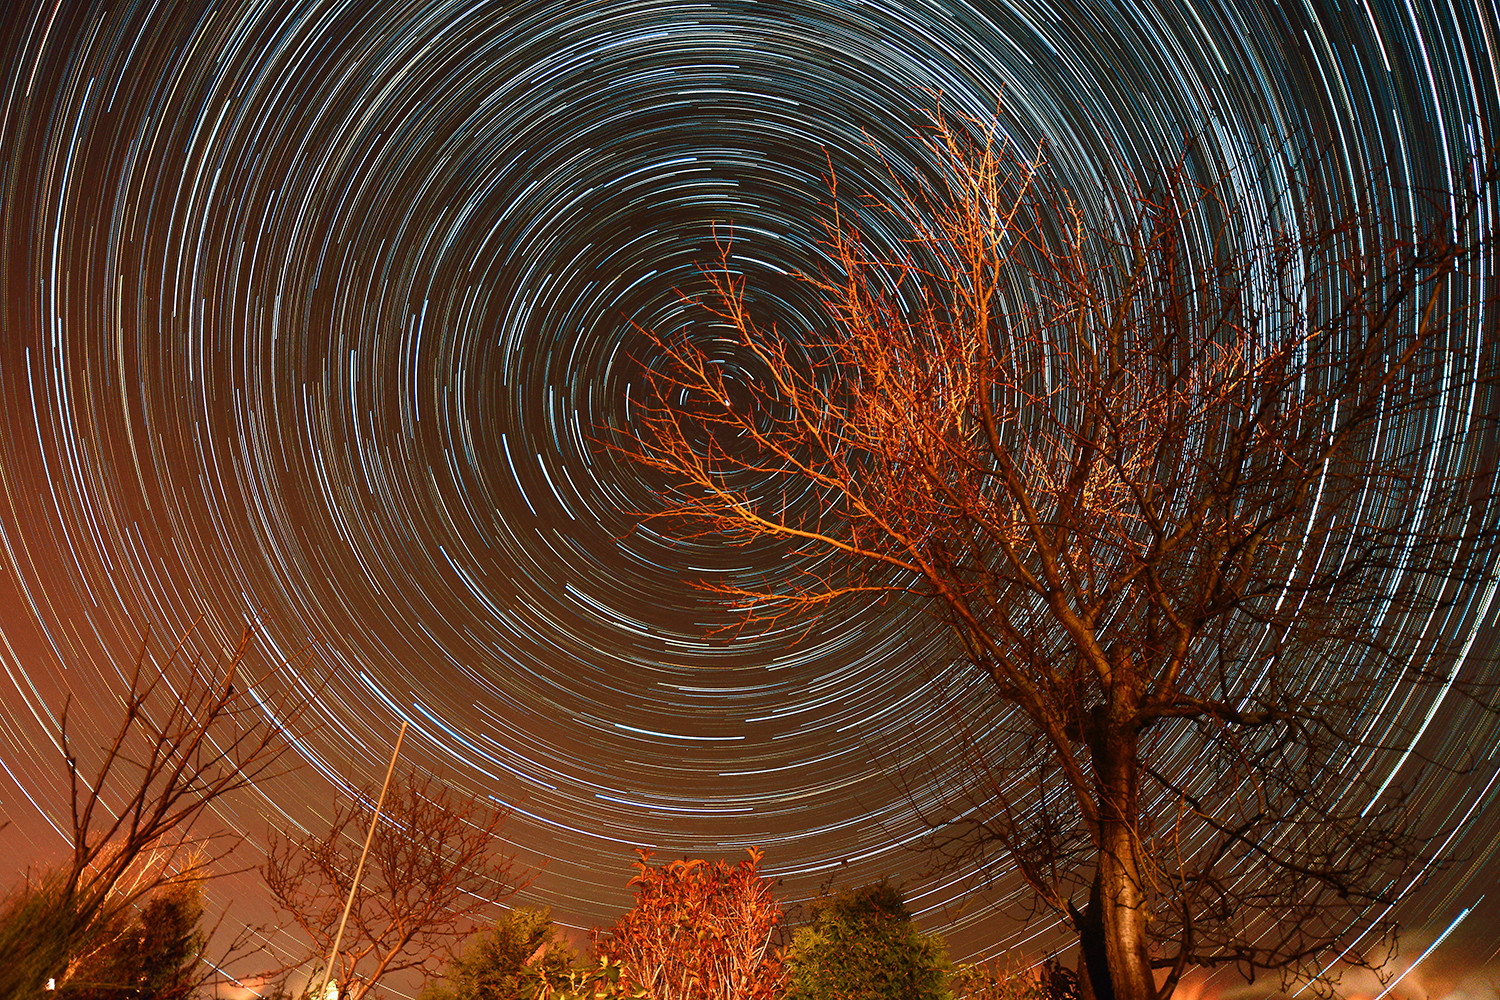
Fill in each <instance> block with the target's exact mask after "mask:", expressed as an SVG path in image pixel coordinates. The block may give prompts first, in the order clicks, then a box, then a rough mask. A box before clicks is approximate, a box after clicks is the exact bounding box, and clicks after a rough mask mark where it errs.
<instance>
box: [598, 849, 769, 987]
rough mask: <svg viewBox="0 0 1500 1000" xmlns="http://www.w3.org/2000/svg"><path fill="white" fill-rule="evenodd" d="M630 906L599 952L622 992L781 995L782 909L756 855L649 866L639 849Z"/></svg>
mask: <svg viewBox="0 0 1500 1000" xmlns="http://www.w3.org/2000/svg"><path fill="white" fill-rule="evenodd" d="M638 853H639V854H640V855H641V860H640V861H638V862H636V865H635V867H636V868H637V869H638V874H637V875H636V876H635V878H633V879H631V880H630V884H631V885H633V886H635V892H636V902H635V907H634V908H633V909H632V910H631V911H630V912H629V913H627V914H625V915H624V916H623V917H621V918H620V920H619V922H618V923H616V924H615V926H614V927H613V928H611V929H610V930H609V932H608V933H606V934H599V933H598V932H595V940H594V947H595V948H596V950H597V951H598V952H599V954H600V956H601V957H604V958H607V959H609V960H610V961H612V962H616V963H618V964H619V965H620V966H621V968H622V973H621V977H620V985H621V988H622V990H624V991H629V990H640V991H643V992H644V994H645V995H646V996H648V997H650V998H652V1000H772V998H774V997H778V996H780V993H781V988H782V982H783V973H782V967H781V959H780V955H779V954H778V953H777V950H776V949H774V948H773V947H772V945H771V939H772V935H773V934H774V932H775V930H776V927H777V925H778V924H779V923H780V922H781V918H782V912H781V907H780V905H779V904H777V902H776V901H775V899H773V898H772V896H771V883H770V882H769V881H767V880H766V879H765V878H764V877H763V876H762V875H761V874H760V859H761V852H760V851H759V850H756V849H755V848H750V849H749V850H748V853H749V855H750V857H749V858H748V859H747V860H744V861H741V862H739V864H737V865H730V864H729V863H728V862H726V861H723V860H720V861H717V862H714V863H712V864H710V863H709V862H707V861H703V860H691V861H689V860H682V861H673V862H671V863H669V864H665V865H661V866H653V865H652V864H650V861H651V852H650V851H640V852H638Z"/></svg>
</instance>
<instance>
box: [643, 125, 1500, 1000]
mask: <svg viewBox="0 0 1500 1000" xmlns="http://www.w3.org/2000/svg"><path fill="white" fill-rule="evenodd" d="M924 135H925V136H926V140H925V141H926V145H927V152H928V153H929V154H930V155H929V160H930V163H931V166H932V173H931V174H930V175H929V176H928V178H927V179H926V180H925V181H924V180H914V179H910V178H908V177H905V176H902V175H900V174H898V173H896V172H894V171H893V172H892V175H891V178H890V182H891V184H893V185H894V186H895V187H896V188H897V189H899V190H900V192H901V194H900V196H899V197H898V198H896V199H895V200H893V201H889V202H886V203H882V204H878V205H874V206H872V207H873V210H874V211H876V212H877V213H884V214H883V215H882V216H881V217H882V221H881V229H882V230H884V231H886V232H889V231H892V230H893V229H897V228H900V227H905V230H906V231H907V232H908V234H909V236H910V238H909V240H908V241H907V242H904V243H900V242H894V241H887V242H886V244H885V245H884V248H883V249H882V250H881V251H879V252H876V251H875V250H873V249H872V248H871V244H870V243H868V242H867V241H866V240H865V239H864V238H863V237H862V235H861V232H860V229H859V224H858V223H859V218H860V217H861V213H859V212H851V211H850V209H849V208H848V207H847V206H842V207H841V203H840V201H839V199H838V192H837V189H836V186H835V185H834V184H833V182H832V181H831V182H830V187H831V188H832V198H831V199H830V202H829V204H828V212H829V215H828V222H827V225H826V230H827V234H826V242H825V245H826V248H827V251H828V254H829V259H830V260H831V261H833V262H834V267H833V268H832V270H831V271H830V272H829V273H826V274H820V275H811V276H806V280H808V281H810V282H812V283H813V284H814V285H815V287H816V289H817V292H818V294H819V296H820V298H821V301H822V303H823V307H824V322H823V324H822V326H821V327H820V328H818V329H811V330H806V329H797V330H794V331H787V330H784V329H777V328H776V327H775V326H772V325H762V324H761V323H760V322H758V321H757V318H756V316H755V315H754V306H753V303H754V301H755V297H754V291H755V290H754V289H753V288H752V289H750V290H748V291H747V289H746V287H745V278H744V277H743V276H742V275H740V274H737V273H736V272H735V270H734V268H733V259H732V255H731V253H730V248H728V247H721V251H722V255H723V259H722V260H721V261H720V262H718V264H717V265H715V266H712V267H709V268H707V269H705V271H704V274H705V276H706V279H707V282H708V286H707V287H708V290H707V292H706V293H705V294H704V295H702V296H701V297H699V302H700V303H701V304H702V306H703V307H704V308H705V309H706V313H705V315H704V322H703V323H702V324H698V325H696V326H689V327H688V328H686V329H682V330H641V331H640V332H641V333H643V334H645V335H646V336H647V337H648V338H649V339H650V341H651V343H652V344H653V347H652V349H651V350H650V351H648V352H647V355H646V356H647V358H648V360H647V361H646V363H645V366H644V367H645V368H646V372H645V375H646V381H647V386H648V390H647V398H646V400H645V401H644V403H641V404H639V405H638V406H637V408H636V409H635V410H634V411H633V412H632V414H631V417H630V420H631V423H630V425H629V426H628V427H624V428H619V429H618V436H617V437H616V438H615V442H614V443H615V446H616V447H618V448H620V449H621V450H622V451H623V452H624V453H625V454H626V455H628V456H630V457H631V458H633V459H634V460H636V461H639V462H642V463H644V464H646V465H647V466H650V467H653V468H655V469H657V470H660V471H661V472H663V473H665V474H666V476H667V481H668V482H669V483H670V487H669V488H667V489H664V490H663V492H662V494H661V502H662V505H663V506H662V510H661V511H660V512H649V513H651V514H652V515H653V516H665V517H669V518H675V519H680V521H679V522H678V523H680V524H681V525H683V528H682V530H683V532H684V533H686V534H689V535H692V536H694V537H699V538H700V539H701V538H706V537H707V538H716V539H719V540H721V541H723V542H724V543H727V544H751V543H757V544H759V543H763V542H764V541H765V540H767V539H781V540H784V541H785V542H786V543H788V544H789V545H791V546H792V547H794V549H795V550H796V551H797V552H798V553H799V554H800V555H801V556H803V557H805V558H802V559H801V560H800V561H798V562H796V563H794V565H797V566H800V567H802V568H803V569H802V571H801V573H800V575H796V576H790V577H789V576H788V575H787V574H786V573H785V572H784V570H783V569H782V568H781V567H780V566H778V567H776V568H774V569H772V570H770V571H769V572H768V573H767V575H766V577H765V579H766V580H767V583H766V584H765V586H757V585H755V584H754V583H750V584H746V583H744V582H743V581H741V582H737V583H735V584H733V585H725V584H723V583H722V582H715V581H711V580H710V581H701V583H702V585H703V586H705V587H707V588H709V589H711V590H716V591H718V592H719V593H721V594H722V595H723V596H725V597H726V598H727V599H729V600H731V601H733V602H737V603H738V604H739V605H740V607H741V608H742V610H743V612H744V614H745V615H746V616H747V618H748V619H750V620H751V621H756V620H760V621H765V620H768V619H775V618H778V617H780V616H782V615H786V614H803V615H807V614H811V615H817V614H819V613H821V612H822V611H823V610H824V609H826V608H827V607H828V605H829V603H830V602H832V601H835V600H839V599H845V598H855V599H861V598H862V599H891V600H898V601H916V602H919V603H920V604H922V605H923V606H925V607H927V608H928V609H930V610H932V611H933V612H935V613H936V614H938V615H939V616H941V617H942V618H943V619H945V620H946V621H947V622H948V623H949V624H950V625H951V626H952V629H953V633H954V635H955V636H956V641H957V643H958V644H959V647H960V648H961V651H962V655H963V656H964V657H965V658H966V659H967V661H968V662H969V663H970V664H972V665H973V667H974V668H976V669H977V670H979V671H981V672H982V673H983V675H984V676H985V677H987V678H988V682H989V683H988V687H990V688H991V689H992V691H993V692H994V694H995V695H997V696H998V698H999V700H1000V701H1001V702H1002V703H1003V704H1004V705H1005V706H1006V709H1005V713H1004V716H1003V718H1001V719H1000V720H998V721H999V722H1000V725H998V726H995V725H987V726H984V727H979V728H983V729H984V730H985V732H986V736H985V740H984V741H983V742H978V743H976V744H974V746H973V747H972V748H971V750H970V751H969V753H970V755H971V758H972V760H971V763H974V762H977V763H978V764H979V766H978V767H975V768H970V769H969V770H970V773H971V774H974V775H976V776H977V777H978V778H979V779H980V780H979V781H978V782H968V783H964V785H963V787H962V788H961V789H958V790H957V791H956V792H955V794H956V796H957V797H958V798H959V799H960V800H961V801H959V802H958V803H957V807H956V808H955V809H954V812H953V814H952V815H950V816H949V817H947V818H948V819H949V820H951V822H946V823H944V825H943V827H942V836H943V838H945V842H946V844H947V845H948V846H949V847H954V846H961V845H968V846H971V847H972V846H975V845H978V846H981V847H988V848H995V847H998V848H1001V849H1003V850H1004V851H1005V852H1007V853H1008V854H1009V856H1010V858H1011V859H1012V861H1013V862H1014V865H1015V867H1016V868H1017V869H1018V870H1019V872H1020V874H1021V876H1022V877H1024V879H1025V880H1026V882H1027V883H1028V884H1029V886H1030V888H1031V890H1032V891H1033V893H1034V894H1035V898H1036V900H1037V901H1038V902H1039V904H1040V905H1042V906H1043V907H1045V908H1048V909H1050V910H1051V911H1053V912H1055V913H1056V914H1058V915H1059V916H1060V917H1061V918H1063V919H1064V920H1065V921H1067V922H1068V923H1069V924H1070V925H1071V926H1072V927H1073V929H1074V930H1076V932H1077V934H1078V935H1079V938H1080V942H1081V948H1080V969H1079V972H1080V983H1081V987H1082V989H1083V991H1084V992H1085V994H1086V995H1092V996H1094V997H1099V998H1117V1000H1155V998H1157V997H1166V996H1169V995H1170V994H1171V993H1172V991H1173V989H1174V987H1175V985H1176V983H1177V980H1178V977H1179V976H1180V974H1181V973H1182V971H1183V970H1184V969H1185V968H1187V967H1188V966H1189V965H1194V964H1196V965H1202V966H1217V965H1222V964H1226V963H1233V964H1236V965H1238V966H1239V967H1240V968H1241V969H1242V970H1243V971H1245V972H1246V973H1248V974H1250V975H1254V974H1255V972H1256V971H1257V970H1264V969H1275V970H1279V971H1282V972H1283V973H1291V974H1297V975H1308V974H1313V973H1316V972H1317V971H1318V970H1319V969H1321V968H1322V967H1323V965H1322V963H1324V962H1326V961H1327V960H1328V959H1330V958H1331V957H1332V956H1333V955H1334V954H1336V949H1339V948H1342V947H1346V946H1347V945H1349V944H1351V943H1353V942H1354V941H1355V940H1356V939H1357V938H1358V937H1359V936H1360V935H1361V934H1363V933H1365V932H1366V931H1367V930H1368V929H1369V927H1370V926H1371V925H1372V924H1376V923H1379V921H1380V918H1381V917H1382V916H1383V915H1389V913H1390V905H1391V904H1392V903H1393V902H1394V901H1395V899H1396V898H1397V897H1398V896H1400V894H1401V893H1402V892H1403V891H1404V890H1405V889H1406V888H1408V887H1409V886H1410V884H1411V882H1412V879H1413V878H1415V877H1417V876H1418V875H1419V874H1420V872H1421V871H1422V870H1423V868H1424V865H1426V864H1428V863H1429V862H1430V860H1431V859H1430V857H1429V851H1428V847H1429V844H1430V841H1429V839H1428V837H1429V835H1430V833H1431V832H1432V831H1430V830H1428V829H1427V828H1425V827H1424V826H1423V825H1422V824H1421V823H1420V822H1418V821H1417V819H1416V818H1415V817H1413V816H1412V815H1410V811H1409V809H1408V807H1407V805H1406V802H1405V798H1404V796H1403V793H1402V786H1401V784H1400V783H1399V782H1383V781H1382V780H1381V779H1380V778H1379V775H1380V774H1389V773H1391V767H1392V765H1393V763H1394V762H1395V760H1396V755H1399V754H1403V753H1405V752H1407V751H1408V749H1409V745H1410V743H1411V741H1412V739H1413V738H1414V736H1416V735H1418V734H1417V733H1415V732H1413V731H1411V730H1403V731H1394V732H1390V731H1384V730H1382V729H1378V728H1376V726H1377V724H1380V725H1388V724H1389V722H1390V720H1391V719H1392V718H1395V717H1397V716H1398V714H1399V713H1395V712H1393V711H1391V708H1392V705H1391V703H1389V702H1388V701H1386V700H1385V699H1387V698H1388V697H1389V696H1390V694H1391V692H1393V691H1398V692H1399V694H1398V695H1397V697H1399V698H1401V699H1408V700H1409V701H1410V704H1409V705H1408V706H1407V714H1406V715H1405V716H1404V717H1410V715H1411V714H1412V713H1413V710H1414V709H1415V707H1416V706H1421V707H1422V708H1424V709H1425V708H1427V707H1430V706H1432V705H1433V704H1435V703H1436V702H1437V701H1439V700H1441V699H1443V698H1444V697H1455V696H1456V695H1457V694H1458V692H1459V691H1460V690H1463V689H1465V685H1466V683H1467V681H1468V679H1470V677H1471V674H1470V673H1465V674H1463V675H1462V676H1457V675H1456V672H1457V671H1459V670H1460V669H1461V668H1462V666H1463V662H1464V655H1463V654H1465V653H1471V652H1473V651H1472V650H1466V649H1462V648H1460V646H1461V644H1462V640H1463V639H1464V636H1463V635H1459V636H1458V640H1457V641H1455V623H1457V622H1462V621H1465V618H1464V614H1465V612H1464V611H1463V608H1464V606H1465V602H1467V601H1469V600H1470V599H1471V598H1472V597H1473V595H1474V592H1475V589H1476V588H1475V586H1474V585H1475V583H1476V581H1478V580H1479V579H1480V578H1482V577H1484V576H1486V575H1487V573H1488V568H1489V567H1490V566H1491V564H1492V563H1493V552H1494V523H1493V520H1494V508H1493V506H1492V505H1491V499H1492V497H1493V496H1494V494H1495V491H1494V482H1493V477H1494V469H1493V467H1492V465H1491V466H1487V467H1474V466H1471V465H1464V464H1463V463H1462V462H1460V461H1458V460H1456V459H1455V457H1454V456H1456V455H1458V454H1460V453H1463V454H1467V455H1469V456H1473V455H1475V454H1480V455H1482V454H1484V453H1486V451H1488V452H1489V453H1490V454H1493V451H1494V447H1495V441H1494V432H1493V418H1494V416H1495V414H1496V412H1497V405H1496V399H1495V396H1494V393H1493V383H1492V379H1491V377H1490V376H1491V375H1492V373H1493V371H1494V364H1495V360H1496V358H1495V353H1496V336H1495V318H1494V317H1495V312H1494V308H1495V303H1494V301H1493V296H1492V295H1491V301H1490V302H1489V304H1488V309H1489V312H1488V313H1484V312H1483V311H1482V310H1481V308H1480V306H1481V304H1480V303H1479V302H1478V301H1477V299H1476V297H1475V296H1474V294H1473V289H1474V288H1475V287H1476V286H1478V287H1487V288H1491V289H1492V288H1493V287H1494V283H1493V282H1494V274H1493V273H1492V272H1493V268H1494V264H1493V260H1492V257H1491V256H1486V255H1485V253H1482V252H1481V249H1482V245H1483V244H1489V250H1491V251H1492V250H1493V243H1494V233H1493V231H1492V230H1491V231H1489V232H1488V233H1486V232H1485V231H1484V230H1483V229H1481V228H1480V226H1479V224H1478V223H1476V222H1475V221H1474V220H1473V219H1471V218H1467V217H1463V218H1451V217H1440V216H1439V215H1438V214H1437V213H1436V212H1434V213H1433V214H1431V215H1429V216H1428V217H1427V222H1426V223H1425V224H1424V223H1423V222H1422V221H1421V220H1420V219H1417V220H1413V219H1411V218H1407V219H1405V220H1404V222H1403V221H1401V220H1398V219H1397V218H1396V217H1395V216H1394V215H1388V214H1386V213H1385V212H1384V211H1383V210H1382V207H1381V206H1382V205H1383V204H1385V203H1383V202H1382V203H1376V202H1375V201H1374V200H1373V199H1372V201H1371V202H1370V203H1365V204H1359V203H1349V202H1348V201H1347V196H1346V200H1344V201H1341V200H1340V196H1339V195H1338V193H1337V192H1336V191H1333V190H1331V189H1329V188H1326V187H1322V186H1319V185H1318V183H1317V181H1316V178H1317V177H1318V176H1320V174H1319V171H1318V170H1317V169H1309V170H1306V171H1304V172H1303V175H1302V176H1303V179H1302V180H1298V179H1297V177H1296V176H1295V175H1292V180H1291V181H1288V180H1286V179H1282V180H1281V181H1278V182H1276V183H1275V184H1272V183H1271V182H1270V180H1269V179H1268V178H1257V177H1255V176H1254V172H1253V171H1248V170H1247V169H1246V168H1245V165H1244V164H1238V165H1234V167H1235V169H1234V170H1232V171H1231V170H1229V169H1227V168H1226V169H1225V171H1224V172H1221V173H1219V174H1218V175H1216V176H1205V175H1204V174H1203V172H1202V168H1199V173H1198V174H1196V175H1195V174H1194V171H1193V169H1190V167H1189V164H1190V163H1198V164H1201V163H1202V162H1204V161H1205V159H1209V158H1207V157H1204V156H1203V155H1202V154H1203V152H1204V151H1203V150H1201V149H1194V150H1192V155H1191V156H1190V157H1188V156H1185V157H1184V158H1183V159H1182V160H1181V161H1180V162H1179V163H1178V164H1177V166H1176V167H1174V168H1169V169H1166V170H1164V171H1162V172H1161V173H1160V174H1159V175H1158V176H1156V177H1155V178H1146V179H1141V180H1139V181H1137V182H1132V183H1131V184H1130V185H1127V186H1124V187H1121V188H1119V189H1117V190H1114V191H1106V192H1103V193H1102V194H1101V192H1100V191H1099V190H1098V189H1097V188H1096V189H1094V190H1092V191H1090V192H1074V191H1070V190H1069V189H1068V188H1067V186H1066V185H1065V184H1064V183H1063V182H1062V181H1061V180H1060V179H1059V176H1058V174H1057V173H1056V172H1054V171H1053V170H1052V169H1050V168H1049V166H1048V164H1047V163H1046V162H1045V156H1044V155H1043V152H1042V151H1038V152H1037V153H1036V154H1034V155H1022V154H1020V153H1018V151H1017V150H1015V149H1014V148H1013V147H1009V146H1007V145H1006V144H1005V143H1004V142H1002V141H1001V140H1000V139H999V138H998V135H997V132H996V130H995V128H994V127H993V126H989V127H986V126H983V125H979V124H976V123H973V122H960V123H958V124H956V125H955V124H953V123H952V122H951V120H950V121H944V120H943V119H942V118H941V117H935V118H934V119H933V124H932V127H931V128H930V129H929V130H928V131H926V132H925V133H924ZM1278 188H1279V190H1278ZM1469 197H1470V199H1471V200H1472V199H1476V198H1478V197H1479V194H1478V192H1477V191H1476V192H1470V193H1469ZM864 215H865V217H868V213H864ZM1403 226H1404V228H1402V227H1403ZM1481 266H1483V267H1488V268H1489V269H1490V271H1491V273H1490V274H1488V275H1487V280H1488V282H1489V283H1488V284H1487V285H1481V284H1479V283H1477V282H1476V281H1475V275H1474V273H1473V272H1474V270H1475V269H1476V268H1479V267H1481ZM1481 318H1482V320H1483V322H1484V327H1483V329H1482V330H1481V329H1479V328H1478V327H1477V326H1476V324H1477V323H1479V322H1480V321H1481ZM1476 334H1477V336H1476ZM731 356H732V358H733V360H732V362H726V358H730V357H731ZM743 372H752V373H753V375H754V377H753V378H748V377H744V376H742V374H741V373H743ZM1485 421H1489V423H1485ZM1455 470H1456V471H1455ZM1473 660H1474V657H1472V656H1471V657H1470V661H1469V668H1468V669H1469V670H1470V671H1472V669H1473V666H1474V663H1473ZM1415 714H1416V715H1417V716H1418V717H1419V718H1420V715H1421V713H1420V712H1416V713H1415ZM997 733H998V734H999V735H997ZM1375 765H1380V766H1379V767H1376V766H1375ZM1407 773H1408V774H1410V773H1411V771H1410V770H1408V772H1407ZM1359 954H1360V953H1359V952H1358V951H1357V950H1356V951H1354V952H1350V953H1349V954H1348V955H1347V956H1346V957H1347V958H1349V959H1357V958H1358V957H1359ZM1163 970H1165V971H1163Z"/></svg>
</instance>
